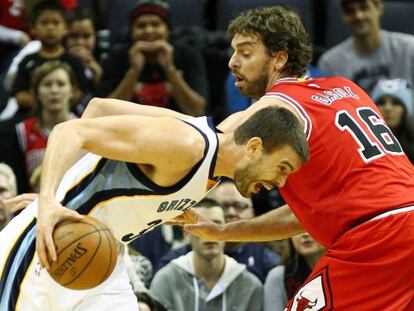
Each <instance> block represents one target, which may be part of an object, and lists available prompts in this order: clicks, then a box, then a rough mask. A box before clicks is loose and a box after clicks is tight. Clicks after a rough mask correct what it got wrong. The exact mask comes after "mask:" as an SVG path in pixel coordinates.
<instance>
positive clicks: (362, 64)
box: [318, 0, 414, 93]
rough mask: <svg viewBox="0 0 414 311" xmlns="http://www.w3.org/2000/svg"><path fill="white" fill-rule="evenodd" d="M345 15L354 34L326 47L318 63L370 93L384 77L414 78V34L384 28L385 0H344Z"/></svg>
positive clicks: (413, 80) (319, 65)
mask: <svg viewBox="0 0 414 311" xmlns="http://www.w3.org/2000/svg"><path fill="white" fill-rule="evenodd" d="M341 9H342V18H343V20H344V22H345V23H346V24H347V26H348V27H349V28H350V29H351V32H352V37H350V38H348V39H346V40H345V41H343V42H341V43H339V44H338V45H336V46H334V47H332V48H331V49H329V50H328V51H326V52H325V53H324V54H323V55H322V56H321V58H320V60H319V62H318V67H319V69H320V70H321V71H323V72H324V73H326V74H328V75H330V76H345V77H347V78H349V79H350V80H353V81H354V82H355V83H357V84H358V85H359V86H360V87H362V88H363V89H364V90H365V91H366V92H367V93H370V92H371V91H372V88H373V86H374V85H375V83H377V81H378V80H379V79H381V78H387V79H393V78H404V79H406V80H408V81H410V82H411V83H413V82H414V36H412V35H409V34H403V33H398V32H390V31H386V30H383V29H381V24H380V19H381V16H382V14H383V12H384V5H383V2H382V0H342V1H341Z"/></svg>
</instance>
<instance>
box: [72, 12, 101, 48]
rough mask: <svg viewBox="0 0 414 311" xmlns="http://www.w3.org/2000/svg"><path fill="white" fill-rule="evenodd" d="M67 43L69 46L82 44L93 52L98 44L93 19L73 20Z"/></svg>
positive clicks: (81, 45)
mask: <svg viewBox="0 0 414 311" xmlns="http://www.w3.org/2000/svg"><path fill="white" fill-rule="evenodd" d="M66 45H67V47H68V48H72V47H77V46H80V47H83V48H86V49H87V50H89V51H91V52H93V51H94V49H95V45H96V34H95V27H94V25H93V22H92V20H90V19H82V20H76V21H74V22H72V24H71V25H70V29H69V34H68V37H67V41H66Z"/></svg>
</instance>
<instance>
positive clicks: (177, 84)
mask: <svg viewBox="0 0 414 311" xmlns="http://www.w3.org/2000/svg"><path fill="white" fill-rule="evenodd" d="M167 75H168V81H169V82H170V83H171V87H172V91H173V95H174V99H175V100H176V102H177V104H178V106H179V107H180V108H181V110H182V111H184V112H185V113H187V114H189V115H192V116H199V115H202V114H203V113H204V111H205V107H206V99H205V98H204V97H203V96H201V95H200V94H198V93H197V92H196V91H194V90H193V89H192V88H191V87H190V86H189V85H188V84H187V82H186V81H185V80H184V79H183V77H182V76H181V74H180V73H179V72H178V71H177V69H175V68H170V69H168V70H167Z"/></svg>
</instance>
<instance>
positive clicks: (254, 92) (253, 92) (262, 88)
mask: <svg viewBox="0 0 414 311" xmlns="http://www.w3.org/2000/svg"><path fill="white" fill-rule="evenodd" d="M269 64H270V60H267V61H266V62H265V64H264V65H263V66H262V68H261V70H260V71H259V76H258V77H257V78H255V79H254V80H251V81H249V80H247V81H249V82H248V86H247V87H246V88H244V89H240V94H241V95H243V96H246V97H250V98H253V99H259V98H260V97H262V96H263V95H264V94H266V91H267V84H268V81H269V74H268V70H269Z"/></svg>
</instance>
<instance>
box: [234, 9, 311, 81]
mask: <svg viewBox="0 0 414 311" xmlns="http://www.w3.org/2000/svg"><path fill="white" fill-rule="evenodd" d="M228 32H229V33H230V35H231V36H235V35H236V34H241V35H253V36H256V37H258V38H259V39H260V40H261V41H262V42H263V44H264V45H265V46H266V48H267V50H268V53H269V54H270V55H272V54H273V53H276V52H279V51H285V52H286V53H287V54H288V56H289V57H288V60H287V63H286V65H285V67H284V72H285V73H286V75H288V76H292V75H293V76H301V75H303V74H304V73H305V71H306V67H307V66H308V65H309V63H310V61H311V59H312V45H311V43H310V39H309V34H308V33H307V32H306V30H305V27H304V26H303V23H302V21H301V19H300V17H299V16H298V14H296V13H294V12H293V11H290V10H287V9H285V8H283V7H281V6H275V7H262V8H257V9H252V10H248V11H246V12H244V13H242V14H241V15H240V16H238V17H236V18H235V19H234V20H232V21H231V23H230V25H229V28H228Z"/></svg>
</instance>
